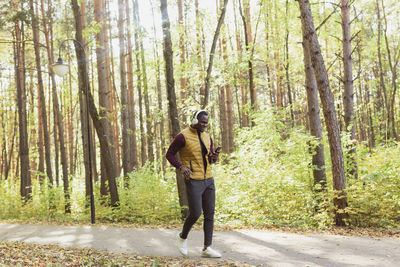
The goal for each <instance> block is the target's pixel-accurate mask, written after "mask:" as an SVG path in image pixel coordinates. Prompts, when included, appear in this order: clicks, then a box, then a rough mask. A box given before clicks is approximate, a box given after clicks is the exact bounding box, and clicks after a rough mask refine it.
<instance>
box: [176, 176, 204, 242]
mask: <svg viewBox="0 0 400 267" xmlns="http://www.w3.org/2000/svg"><path fill="white" fill-rule="evenodd" d="M185 183H186V192H187V197H188V203H189V216H188V217H187V218H186V220H185V223H184V224H183V229H182V233H181V234H180V237H181V238H183V239H186V238H187V236H188V234H189V231H190V229H192V226H193V225H194V224H195V223H196V221H197V220H198V219H199V217H200V215H201V208H202V194H203V191H204V188H205V186H204V183H203V181H197V180H192V179H190V180H185Z"/></svg>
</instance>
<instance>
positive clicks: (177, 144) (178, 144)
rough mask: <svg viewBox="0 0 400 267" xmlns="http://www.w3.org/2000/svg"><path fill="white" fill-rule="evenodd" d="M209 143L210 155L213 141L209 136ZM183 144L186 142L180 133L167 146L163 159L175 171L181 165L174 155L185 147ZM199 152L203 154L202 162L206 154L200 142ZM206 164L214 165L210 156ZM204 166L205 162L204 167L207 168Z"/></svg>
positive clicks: (212, 150)
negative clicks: (164, 158) (165, 159)
mask: <svg viewBox="0 0 400 267" xmlns="http://www.w3.org/2000/svg"><path fill="white" fill-rule="evenodd" d="M210 142H211V145H210V150H211V151H210V154H211V153H214V148H213V140H212V138H211V136H210ZM185 144H186V140H185V137H184V136H183V134H181V133H180V134H177V135H176V136H175V138H174V140H173V141H172V143H171V144H170V145H169V148H168V151H167V154H166V155H165V157H166V158H167V160H168V161H169V162H170V163H171V164H172V166H174V167H175V168H177V169H180V168H181V167H182V163H180V162H179V160H178V159H177V158H176V157H175V155H176V153H178V152H179V150H181V149H182V148H183V147H184V146H185ZM201 152H202V154H203V161H204V160H205V156H206V154H207V149H206V147H205V145H204V144H203V142H201ZM208 162H209V163H210V164H212V163H214V162H213V161H212V160H211V157H210V155H209V157H208ZM206 164H207V162H205V166H207V165H206ZM186 167H187V166H186Z"/></svg>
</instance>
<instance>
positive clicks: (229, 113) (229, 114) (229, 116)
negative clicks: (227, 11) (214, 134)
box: [222, 35, 234, 153]
mask: <svg viewBox="0 0 400 267" xmlns="http://www.w3.org/2000/svg"><path fill="white" fill-rule="evenodd" d="M222 53H223V59H224V62H225V66H229V62H228V52H227V46H226V37H225V35H223V37H222ZM226 71H228V70H226ZM224 88H225V104H226V110H225V111H226V112H225V114H226V117H225V120H226V126H227V129H226V131H227V132H226V133H227V147H226V148H225V149H224V151H226V152H227V153H232V151H233V146H234V144H233V108H232V102H233V96H232V92H231V86H230V84H229V82H227V83H226V84H225V85H224ZM225 104H224V105H225Z"/></svg>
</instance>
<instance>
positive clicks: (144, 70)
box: [135, 0, 154, 163]
mask: <svg viewBox="0 0 400 267" xmlns="http://www.w3.org/2000/svg"><path fill="white" fill-rule="evenodd" d="M135 11H136V19H135V24H136V25H137V27H138V30H139V34H140V37H142V36H143V30H142V25H141V23H140V17H139V5H138V1H137V0H135ZM139 46H140V58H141V63H142V77H143V80H142V82H143V95H144V107H145V111H146V130H147V132H146V143H147V157H148V159H149V161H150V162H151V163H152V162H154V152H153V133H152V127H151V122H152V120H153V119H152V118H151V115H150V101H149V87H148V84H147V67H146V61H145V57H144V49H143V38H139Z"/></svg>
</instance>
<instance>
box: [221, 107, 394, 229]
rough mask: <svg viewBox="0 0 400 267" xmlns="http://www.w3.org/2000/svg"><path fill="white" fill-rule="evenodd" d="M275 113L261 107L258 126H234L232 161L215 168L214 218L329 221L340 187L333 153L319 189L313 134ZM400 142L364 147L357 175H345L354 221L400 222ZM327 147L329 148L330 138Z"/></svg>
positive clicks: (296, 223) (301, 223)
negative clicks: (292, 126) (290, 125)
mask: <svg viewBox="0 0 400 267" xmlns="http://www.w3.org/2000/svg"><path fill="white" fill-rule="evenodd" d="M276 117H277V116H276V115H275V114H273V112H272V111H271V110H268V111H266V112H262V113H259V114H256V115H255V116H254V120H255V122H256V126H255V127H253V128H251V129H250V128H247V129H241V130H239V131H238V132H237V134H238V138H237V139H236V140H235V141H236V144H237V145H238V146H237V150H236V151H235V152H234V153H233V154H232V155H231V156H230V157H229V158H227V161H229V164H219V165H217V166H216V168H214V176H215V177H216V183H217V194H218V197H217V208H216V211H217V216H216V218H217V221H218V222H219V223H223V224H233V225H259V226H263V225H277V226H291V227H300V228H310V227H311V228H327V227H330V226H332V225H333V224H334V220H333V218H334V211H335V207H334V206H333V198H334V196H335V192H334V190H333V189H332V188H333V186H332V173H331V170H330V159H329V157H326V164H327V184H328V188H327V191H320V192H317V190H313V176H312V166H311V165H310V162H311V155H310V154H309V153H308V151H309V148H308V146H307V143H310V141H312V140H313V139H312V137H310V136H309V135H307V134H305V133H304V131H302V130H301V129H296V128H295V129H286V128H285V125H284V124H283V123H282V122H281V121H279V120H277V119H276ZM282 136H283V137H284V138H282ZM346 140H347V139H346V138H344V143H345V144H346V142H347V141H346ZM311 143H312V142H311ZM399 150H400V147H399V146H398V145H397V146H395V147H393V146H392V147H380V148H378V149H377V150H376V151H375V152H373V153H372V154H369V153H368V152H367V150H366V149H363V148H362V147H359V149H358V154H357V155H356V159H357V160H358V170H359V177H360V178H359V179H354V178H350V179H348V181H347V189H346V192H347V197H348V203H349V207H348V208H347V209H346V211H347V212H349V214H350V219H349V222H348V223H349V225H351V226H356V227H357V226H359V227H383V228H392V227H398V226H399V221H400V207H399V205H400V179H399V178H400V177H399V175H398V173H399V171H400V170H399V168H400V164H399V163H398V162H400V161H399V155H400V153H399V152H400V151H399ZM345 151H346V150H345ZM325 153H327V154H329V146H328V145H327V144H325ZM315 189H317V188H315Z"/></svg>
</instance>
